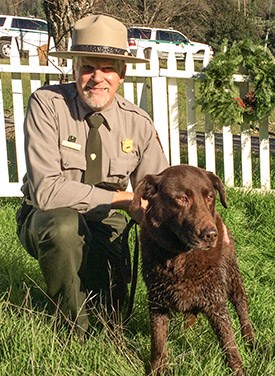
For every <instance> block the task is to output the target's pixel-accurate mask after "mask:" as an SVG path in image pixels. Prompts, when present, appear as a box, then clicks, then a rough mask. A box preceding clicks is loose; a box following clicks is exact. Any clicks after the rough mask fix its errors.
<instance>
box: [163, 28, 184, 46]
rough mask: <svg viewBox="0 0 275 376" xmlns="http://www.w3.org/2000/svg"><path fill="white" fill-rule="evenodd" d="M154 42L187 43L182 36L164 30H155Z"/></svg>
mask: <svg viewBox="0 0 275 376" xmlns="http://www.w3.org/2000/svg"><path fill="white" fill-rule="evenodd" d="M156 40H159V41H165V42H170V43H185V44H187V43H188V39H187V38H185V37H184V36H183V35H181V34H179V33H176V32H173V31H166V30H157V33H156Z"/></svg>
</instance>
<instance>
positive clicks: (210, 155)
mask: <svg viewBox="0 0 275 376" xmlns="http://www.w3.org/2000/svg"><path fill="white" fill-rule="evenodd" d="M205 168H206V170H208V171H212V172H213V173H214V174H215V173H216V149H215V135H214V127H213V123H212V121H211V117H210V115H209V114H205Z"/></svg>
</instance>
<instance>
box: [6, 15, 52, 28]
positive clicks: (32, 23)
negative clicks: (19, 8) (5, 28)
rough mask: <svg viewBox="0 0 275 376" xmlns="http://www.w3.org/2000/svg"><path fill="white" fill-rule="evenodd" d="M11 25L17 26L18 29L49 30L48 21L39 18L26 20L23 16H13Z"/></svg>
mask: <svg viewBox="0 0 275 376" xmlns="http://www.w3.org/2000/svg"><path fill="white" fill-rule="evenodd" d="M11 27H16V28H18V29H27V30H39V31H47V30H48V28H47V23H44V22H42V21H38V20H25V19H22V18H13V20H12V23H11Z"/></svg>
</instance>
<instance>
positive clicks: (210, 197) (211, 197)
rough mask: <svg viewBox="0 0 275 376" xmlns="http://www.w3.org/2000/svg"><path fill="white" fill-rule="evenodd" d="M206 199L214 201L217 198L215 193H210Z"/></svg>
mask: <svg viewBox="0 0 275 376" xmlns="http://www.w3.org/2000/svg"><path fill="white" fill-rule="evenodd" d="M206 198H207V200H208V201H213V200H214V198H215V195H214V193H212V192H210V193H208V195H207V197H206Z"/></svg>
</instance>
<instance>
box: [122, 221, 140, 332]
mask: <svg viewBox="0 0 275 376" xmlns="http://www.w3.org/2000/svg"><path fill="white" fill-rule="evenodd" d="M133 227H134V230H135V233H134V235H135V238H134V242H135V247H134V255H133V268H132V263H131V253H130V248H129V234H130V230H131V229H132V228H133ZM122 249H123V253H124V260H125V271H126V275H125V279H126V282H127V283H130V282H131V288H130V295H129V303H128V308H127V312H126V315H125V318H124V320H123V325H127V324H128V322H129V321H130V319H131V315H132V312H133V306H134V300H135V293H136V287H137V276H138V260H139V237H138V224H137V222H135V221H134V220H133V219H131V220H130V221H129V222H128V224H127V226H126V227H125V229H124V231H123V235H122Z"/></svg>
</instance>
